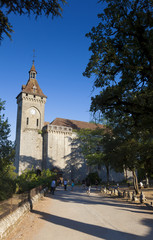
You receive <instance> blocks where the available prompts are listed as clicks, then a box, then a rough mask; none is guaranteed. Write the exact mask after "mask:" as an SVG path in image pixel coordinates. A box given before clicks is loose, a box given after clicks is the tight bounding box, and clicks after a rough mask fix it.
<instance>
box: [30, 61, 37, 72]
mask: <svg viewBox="0 0 153 240" xmlns="http://www.w3.org/2000/svg"><path fill="white" fill-rule="evenodd" d="M31 71H34V72H36V69H35V65H34V60H33V64H32V67H31V69H30V72H31ZM36 73H37V72H36Z"/></svg>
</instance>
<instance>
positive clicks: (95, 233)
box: [7, 187, 153, 240]
mask: <svg viewBox="0 0 153 240" xmlns="http://www.w3.org/2000/svg"><path fill="white" fill-rule="evenodd" d="M54 239H55V240H97V239H106V240H126V239H128V240H129V239H130V240H142V239H145V240H152V239H153V211H152V210H148V209H147V208H146V207H145V206H139V205H136V204H129V203H126V202H124V201H121V200H119V199H113V198H106V197H104V196H100V195H98V194H97V193H96V192H94V191H92V190H91V194H90V196H89V195H87V193H86V192H85V191H84V190H82V189H81V188H75V189H74V191H70V190H68V191H64V190H63V188H62V187H61V188H58V189H57V190H56V191H55V195H50V194H48V196H46V197H44V198H43V199H42V200H40V201H39V202H38V203H37V204H36V205H35V206H34V208H33V211H32V212H30V213H28V214H26V216H25V217H24V218H23V219H22V221H21V222H20V223H19V224H18V226H16V228H15V229H14V230H13V231H12V233H11V234H10V236H8V237H7V240H54Z"/></svg>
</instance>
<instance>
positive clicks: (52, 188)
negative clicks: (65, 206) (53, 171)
mask: <svg viewBox="0 0 153 240" xmlns="http://www.w3.org/2000/svg"><path fill="white" fill-rule="evenodd" d="M55 188H56V181H55V179H53V180H52V182H51V194H53V195H54V192H55Z"/></svg>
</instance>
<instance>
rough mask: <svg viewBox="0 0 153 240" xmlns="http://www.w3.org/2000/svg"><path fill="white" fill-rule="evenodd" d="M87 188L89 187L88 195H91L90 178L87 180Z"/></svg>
mask: <svg viewBox="0 0 153 240" xmlns="http://www.w3.org/2000/svg"><path fill="white" fill-rule="evenodd" d="M86 186H87V193H88V194H89V195H90V191H91V182H90V179H89V178H87V180H86Z"/></svg>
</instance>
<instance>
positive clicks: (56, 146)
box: [43, 125, 87, 181]
mask: <svg viewBox="0 0 153 240" xmlns="http://www.w3.org/2000/svg"><path fill="white" fill-rule="evenodd" d="M43 132H44V137H43V139H44V143H43V146H44V147H43V156H44V159H43V162H44V166H45V167H46V168H49V169H52V168H54V167H57V168H59V169H61V170H62V171H63V177H66V178H67V179H69V180H71V179H74V180H76V181H79V180H80V181H81V180H82V179H84V178H85V176H86V173H87V169H86V162H85V159H84V158H83V156H82V154H81V153H80V151H79V150H78V142H75V141H74V139H76V138H77V135H76V133H75V132H73V131H72V128H69V127H64V126H55V125H47V126H45V127H44V129H43Z"/></svg>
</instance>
